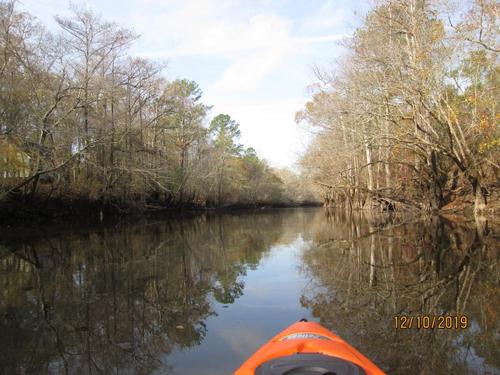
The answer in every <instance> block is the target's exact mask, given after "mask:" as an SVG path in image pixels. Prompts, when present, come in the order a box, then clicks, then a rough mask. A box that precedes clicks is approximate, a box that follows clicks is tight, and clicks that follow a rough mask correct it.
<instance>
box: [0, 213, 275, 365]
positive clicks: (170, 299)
mask: <svg viewBox="0 0 500 375" xmlns="http://www.w3.org/2000/svg"><path fill="white" fill-rule="evenodd" d="M273 219H275V218H272V217H268V216H266V215H259V218H258V219H256V218H254V217H252V215H249V216H248V217H244V216H227V215H226V216H211V215H200V216H196V217H195V218H191V219H184V220H177V221H173V220H168V221H159V222H156V223H151V222H142V223H136V224H130V223H128V224H126V225H119V226H117V227H106V228H105V229H98V230H97V229H92V230H80V231H79V232H76V231H74V230H72V231H68V232H67V233H62V234H61V233H60V234H58V235H51V236H44V237H40V236H39V235H36V236H32V238H19V236H10V237H8V236H6V237H4V238H3V240H2V245H1V246H0V287H1V299H0V332H1V335H0V347H1V348H2V350H1V351H0V373H5V374H16V373H37V374H40V373H106V374H108V373H120V374H122V373H134V374H147V373H151V372H153V371H154V370H155V369H157V368H159V367H161V368H162V370H168V368H167V367H166V364H165V363H161V362H160V360H159V359H158V358H160V357H161V356H160V354H161V353H169V352H170V351H172V350H173V349H176V348H177V349H178V348H187V347H191V346H194V345H198V344H200V342H201V341H202V340H203V338H204V336H205V334H206V327H205V324H204V320H205V319H206V318H207V317H208V316H210V315H212V314H214V311H213V308H212V302H211V301H212V298H213V299H215V300H216V301H218V302H220V303H224V304H230V303H233V302H234V301H235V300H236V299H237V298H238V297H239V296H241V294H242V293H243V287H244V284H243V279H242V276H243V275H244V274H245V272H246V269H247V268H255V267H256V266H257V264H258V263H259V260H260V258H261V256H262V254H263V253H264V252H265V251H266V250H268V249H269V247H270V242H272V241H274V240H275V239H276V238H277V237H279V233H280V231H281V230H282V226H281V225H279V223H278V222H273ZM161 358H165V356H163V357H161ZM167 372H168V371H167Z"/></svg>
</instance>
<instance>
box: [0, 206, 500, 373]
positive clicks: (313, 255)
mask: <svg viewBox="0 0 500 375" xmlns="http://www.w3.org/2000/svg"><path fill="white" fill-rule="evenodd" d="M76 228H78V227H77V226H74V227H73V228H60V227H59V228H40V229H39V230H38V231H37V233H30V232H29V231H27V230H26V231H21V230H19V229H18V230H16V231H5V230H4V231H3V233H2V235H1V236H0V293H1V294H0V347H1V348H2V350H0V373H5V374H33V373H35V374H44V373H46V374H49V373H50V374H59V373H62V374H64V373H67V374H90V373H92V374H93V373H103V374H112V373H119V374H127V373H130V374H156V373H162V374H165V373H172V374H174V373H175V374H182V375H184V374H202V373H203V374H230V373H231V372H232V371H233V370H234V369H235V368H236V367H237V366H238V365H239V364H240V363H241V362H242V361H243V360H244V359H245V358H246V357H248V356H249V355H250V354H251V353H252V352H253V351H254V350H255V349H256V348H257V347H258V346H259V345H261V344H262V343H263V342H264V341H265V340H267V339H269V338H270V337H271V336H272V335H273V334H274V333H276V332H278V331H279V330H281V329H283V328H285V326H287V325H289V324H290V323H292V322H293V321H294V320H297V319H299V318H301V317H315V318H317V319H318V320H320V321H321V322H322V323H323V324H325V325H327V326H329V327H330V328H332V329H333V330H334V331H336V332H338V333H339V334H340V335H342V336H344V337H345V338H346V339H348V340H349V341H351V342H352V343H353V344H354V345H355V346H357V347H358V348H359V349H360V350H361V351H362V352H365V353H366V354H367V355H368V356H369V357H371V358H373V359H374V360H375V361H376V362H377V363H378V364H380V365H381V367H383V368H384V369H386V370H388V371H389V372H392V373H398V374H399V373H401V374H404V373H419V374H435V373H450V372H454V373H458V374H460V373H468V372H470V371H474V370H475V371H476V372H478V373H485V372H488V371H489V372H490V373H497V372H498V369H499V368H500V363H499V360H498V359H499V358H500V353H499V352H498V345H497V343H498V339H499V336H500V333H499V326H498V322H497V321H498V319H497V311H498V304H499V297H500V296H499V288H498V283H499V269H498V250H497V248H496V247H495V246H498V232H495V229H498V228H495V227H492V226H491V225H490V226H489V227H488V226H487V225H486V224H485V223H484V222H483V223H479V226H478V225H476V224H475V223H458V222H455V221H453V220H447V219H438V218H430V219H425V220H416V219H411V218H405V217H390V216H376V217H371V216H367V215H366V214H361V213H359V214H356V215H346V214H345V213H343V212H328V211H324V210H323V209H301V210H277V211H264V212H259V213H241V214H231V215H198V216H195V217H191V218H183V219H180V218H176V219H168V220H165V219H162V220H152V219H149V220H145V219H143V220H140V221H135V222H127V223H121V224H112V225H105V226H100V227H97V228H96V227H94V228H88V229H83V228H78V229H76ZM402 313H404V314H413V315H422V314H457V313H460V314H467V315H468V316H469V317H470V320H471V322H472V325H471V328H469V329H467V330H465V331H458V330H439V331H438V330H433V331H430V330H427V331H425V330H404V331H403V330H396V329H395V328H394V321H393V319H392V317H393V316H394V315H395V314H402ZM436 369H439V370H438V371H437V372H436Z"/></svg>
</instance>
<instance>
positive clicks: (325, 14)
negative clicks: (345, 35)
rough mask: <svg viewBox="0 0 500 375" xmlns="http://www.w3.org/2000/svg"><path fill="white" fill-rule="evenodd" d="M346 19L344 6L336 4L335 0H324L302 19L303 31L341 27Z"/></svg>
mask: <svg viewBox="0 0 500 375" xmlns="http://www.w3.org/2000/svg"><path fill="white" fill-rule="evenodd" d="M346 19H347V14H346V12H345V10H344V8H340V7H339V6H338V1H337V0H329V1H326V2H325V3H324V4H323V5H322V6H321V7H319V8H318V9H317V10H316V11H314V12H313V13H312V14H310V15H309V16H307V17H305V18H304V19H303V21H302V29H303V30H304V31H306V32H307V31H324V30H326V29H329V30H331V29H335V28H339V27H342V26H343V25H344V23H345V21H346Z"/></svg>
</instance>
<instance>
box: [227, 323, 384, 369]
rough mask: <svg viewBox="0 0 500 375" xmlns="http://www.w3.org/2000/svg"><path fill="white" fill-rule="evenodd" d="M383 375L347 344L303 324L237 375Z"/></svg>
mask: <svg viewBox="0 0 500 375" xmlns="http://www.w3.org/2000/svg"><path fill="white" fill-rule="evenodd" d="M292 374H296V375H299V374H301V375H302V374H303V375H305V374H322V375H332V374H336V375H343V374H353V375H355V374H359V375H362V374H366V375H382V374H384V372H383V371H382V370H380V369H379V368H378V367H377V366H376V365H375V364H374V363H373V362H371V361H370V360H369V359H368V358H366V357H365V356H364V355H363V354H361V353H360V352H359V351H357V350H356V349H355V348H353V347H352V346H351V345H349V344H348V343H347V342H346V341H345V340H343V339H342V338H340V337H339V336H337V335H335V334H333V333H332V332H330V331H329V330H327V329H326V328H324V327H323V326H321V325H320V324H318V323H314V322H307V321H300V322H297V323H294V324H292V325H291V326H289V327H288V328H287V329H285V330H284V331H282V332H280V333H279V334H277V335H276V336H275V337H273V338H272V339H271V340H270V341H269V342H267V343H266V344H264V345H263V346H262V347H260V349H258V350H257V351H256V352H255V353H254V354H253V355H252V356H251V357H250V358H249V359H248V360H247V361H246V362H245V363H243V365H241V367H240V368H239V369H238V370H236V372H235V373H234V375H292Z"/></svg>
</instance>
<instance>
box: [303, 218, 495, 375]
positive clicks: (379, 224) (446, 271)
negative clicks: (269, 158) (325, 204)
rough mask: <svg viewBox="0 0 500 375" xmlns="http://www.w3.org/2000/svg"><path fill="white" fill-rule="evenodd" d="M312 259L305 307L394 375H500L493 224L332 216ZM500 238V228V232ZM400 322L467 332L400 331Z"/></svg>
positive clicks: (307, 265) (307, 260)
mask: <svg viewBox="0 0 500 375" xmlns="http://www.w3.org/2000/svg"><path fill="white" fill-rule="evenodd" d="M317 228H321V229H318V230H317V231H316V234H315V240H316V241H315V246H313V247H312V248H311V249H310V250H309V251H307V252H305V253H304V255H303V271H304V272H305V273H306V274H307V275H308V276H309V277H310V278H311V280H312V282H313V284H314V286H311V287H310V288H308V290H307V291H306V292H305V293H304V295H303V297H302V299H301V303H302V304H303V305H304V306H306V307H307V308H309V309H311V311H312V314H313V315H314V316H315V317H316V318H318V319H319V320H320V321H321V322H322V323H324V324H325V325H327V326H329V327H330V328H332V329H333V330H334V331H336V332H338V333H339V334H340V335H341V336H343V337H345V338H346V339H347V340H348V341H350V342H352V343H353V344H354V345H355V346H357V347H358V348H359V349H361V351H362V352H363V353H366V354H367V355H368V356H369V357H370V358H373V359H374V360H375V362H377V363H378V364H379V365H380V366H381V367H383V368H384V369H385V370H386V371H388V372H389V373H397V374H409V373H414V374H450V373H453V374H466V373H480V374H484V373H499V370H500V351H499V346H498V343H499V338H500V330H499V324H498V316H497V313H498V308H499V303H500V289H499V280H500V278H499V276H500V273H499V268H498V255H499V254H498V232H497V233H496V234H495V232H494V228H491V227H488V225H487V223H485V222H480V223H464V222H456V221H453V220H451V219H445V218H437V217H434V218H429V219H424V220H422V219H420V220H415V219H409V218H401V217H391V216H377V217H373V216H369V215H366V214H355V215H347V214H346V213H344V212H329V213H328V212H327V215H326V218H325V219H323V220H320V222H319V223H318V224H317ZM497 229H498V228H497ZM398 314H404V315H412V316H425V315H457V314H458V315H460V314H465V315H467V316H468V317H469V321H470V324H471V327H470V328H469V329H467V330H448V329H442V330H441V329H440V330H438V329H434V330H425V329H420V330H417V329H409V330H401V329H399V330H398V329H395V324H394V323H395V321H394V319H393V317H394V316H395V315H398Z"/></svg>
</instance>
